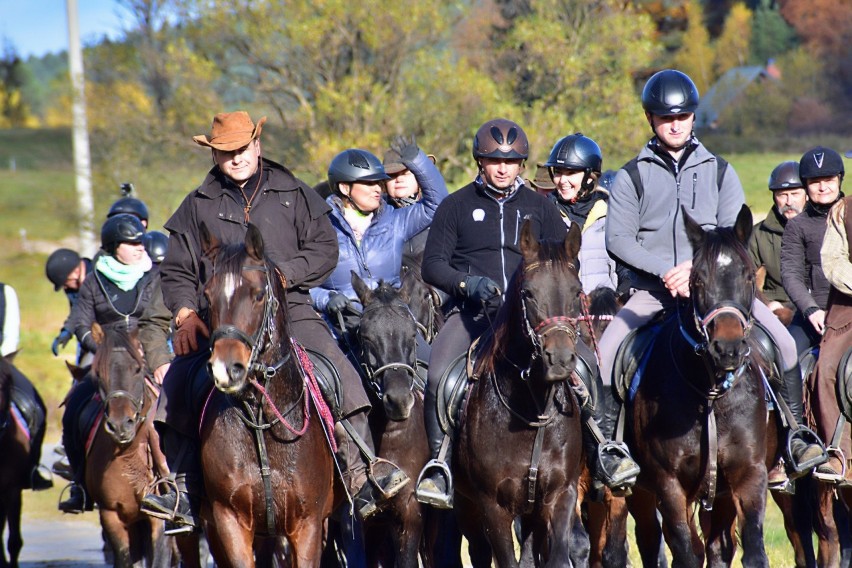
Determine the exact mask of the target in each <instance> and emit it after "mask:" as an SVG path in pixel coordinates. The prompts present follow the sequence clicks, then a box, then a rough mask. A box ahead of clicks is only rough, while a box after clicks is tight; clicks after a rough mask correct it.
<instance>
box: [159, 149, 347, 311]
mask: <svg viewBox="0 0 852 568" xmlns="http://www.w3.org/2000/svg"><path fill="white" fill-rule="evenodd" d="M262 164H263V165H262V180H261V185H260V187H259V189H258V193H257V194H256V196H255V197H254V200H253V201H252V208H251V211H250V213H249V216H250V218H249V221H250V222H251V223H253V224H254V225H256V226H257V227H258V228H259V229H260V232H261V234H262V235H263V242H264V249H265V252H266V254H267V256H269V258H270V259H271V260H272V262H274V263H275V265H276V266H277V267H278V269H279V270H280V271H281V274H282V275H283V276H284V277H285V278H286V281H287V303H288V306H289V307H290V308H291V317H294V319H298V313H299V312H302V311H303V310H304V308H302V309H297V310H295V313H293V310H292V308H294V307H299V306H305V307H307V306H309V305H310V301H311V298H310V295H309V294H308V289H309V288H311V287H314V286H318V285H319V284H321V283H322V282H323V281H324V280H325V279H326V278H327V277H328V275H329V274H330V273H331V271H332V270H334V267H335V266H336V264H337V255H338V250H337V235H336V234H335V232H334V229H333V228H332V226H331V223H330V222H329V219H328V213H329V211H330V208H329V206H328V204H326V202H325V201H323V200H322V199H321V198H320V197H319V195H317V193H316V192H314V191H313V190H312V189H311V188H310V187H309V186H308V185H307V184H305V183H304V182H303V181H301V180H300V179H298V178H296V177H295V176H294V175H293V174H292V173H291V172H290V171H289V170H288V169H287V168H285V167H284V166H282V165H280V164H277V163H275V162H272V161H270V160H266V159H264V160H263V162H262ZM255 184H256V178H252V179H250V180H249V181H248V183H247V184H246V187H245V188H244V191H245V192H246V195H248V196H249V197H250V196H251V195H252V192H253V191H254V187H255ZM244 204H245V199H244V198H243V196H242V194H241V193H240V190H239V188H238V187H237V186H236V185H235V184H234V183H233V182H231V181H230V180H229V179H228V178H227V177H226V176H224V175H223V174H222V173H221V171H220V170H219V168H218V167H214V168H213V169H211V170H210V172H209V173H208V174H207V177H206V178H205V179H204V181H203V182H202V183H201V185H200V186H199V187H198V188H197V189H195V190H194V191H192V192H191V193H190V194H189V195H187V196H186V198H185V199H184V200H183V203H181V205H180V207H178V209H177V211H175V213H174V215H172V217H171V218H170V219H169V220H168V221H167V222H166V224H165V228H166V229H168V231H169V232H170V233H171V238H170V239H169V250H168V253H167V254H166V258H165V260H163V263H162V265H161V268H160V272H161V278H162V287H163V297H164V299H165V303H166V306H167V307H168V308H169V310H171V312H172V313H173V314H176V313H177V312H178V310H180V308H182V307H187V308H190V309H193V310H195V311H196V312H198V313H199V315H201V317H202V318H205V319H206V312H207V304H206V301H205V299H204V295H203V293H202V292H203V287H204V284H205V283H206V282H207V281H208V280H209V278H210V276H211V274H212V265H211V263H210V261H209V260H208V259H206V258H204V256H203V254H202V248H201V242H200V233H201V231H200V226H201V224H202V223H205V224H206V225H207V228H208V229H209V230H210V232H211V233H212V234H213V235H214V236H215V237H216V238H217V239H219V241H220V242H222V243H233V242H242V241H243V239H244V238H245V234H246V230H247V227H248V225H247V223H246V214H245V211H244ZM311 311H312V310H311Z"/></svg>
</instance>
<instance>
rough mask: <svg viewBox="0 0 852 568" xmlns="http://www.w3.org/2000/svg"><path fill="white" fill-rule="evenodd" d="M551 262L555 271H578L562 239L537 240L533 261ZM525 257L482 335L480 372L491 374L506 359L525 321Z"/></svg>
mask: <svg viewBox="0 0 852 568" xmlns="http://www.w3.org/2000/svg"><path fill="white" fill-rule="evenodd" d="M535 262H539V263H542V264H544V263H550V264H551V266H552V267H553V271H554V272H560V273H561V272H567V271H574V273H575V274H576V273H577V261H576V259H574V258H571V257H569V256H568V254H567V253H566V251H565V244H564V242H563V241H562V240H558V241H555V240H545V241H542V242H540V243H539V248H538V256H537V258H535V259H533V260H532V263H535ZM527 266H528V264H527V262H526V259H523V260H521V262H520V264H518V267H517V268H516V269H515V272H514V273H513V274H512V278H511V279H510V280H509V286H508V289H507V290H506V300H505V302H504V303H503V306H502V307H501V308H500V311H499V312H498V313H497V317H496V318H495V320H494V324H493V326H492V328H491V331H490V333H487V335H485V336H483V341H484V343H483V345H482V348H481V350H480V354H479V356H478V364H477V367H478V368H479V371H480V372H482V373H493V372H494V367H495V363H496V361H497V360H498V359H499V358H505V356H506V353H507V351H508V350H509V349H511V348H512V334H513V333H515V332H517V331H518V330H520V329H523V326H525V325H526V324H525V323H524V322H523V321H522V320H523V312H522V310H521V286H522V284H523V282H524V274H525V273H526V269H527Z"/></svg>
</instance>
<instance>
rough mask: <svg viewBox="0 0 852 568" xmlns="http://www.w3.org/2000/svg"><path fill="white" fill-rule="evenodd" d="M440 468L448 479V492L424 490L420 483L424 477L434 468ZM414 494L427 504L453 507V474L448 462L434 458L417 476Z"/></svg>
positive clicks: (446, 507)
mask: <svg viewBox="0 0 852 568" xmlns="http://www.w3.org/2000/svg"><path fill="white" fill-rule="evenodd" d="M436 469H437V470H438V471H439V472H440V473H441V475H443V476H444V477H445V478H446V480H447V492H446V493H445V494H444V493H438V492H435V491H424V490H422V489H421V487H420V485H421V482H422V481H423V479H424V478H425V477H428V476H427V473H428V474H429V475H431V474H432V472H433V471H434V470H436ZM414 495H415V497H417V500H418V501H419V502H421V503H423V504H425V505H432V506H433V507H438V508H441V509H452V508H453V474H452V473H451V472H450V467H449V466H448V465H447V463H446V462H443V461H440V460H437V459H433V460H430V461H429V462H428V463H427V464H426V465H425V466H424V467H423V470H422V471H421V472H420V475H419V476H418V477H417V487H416V488H415V490H414Z"/></svg>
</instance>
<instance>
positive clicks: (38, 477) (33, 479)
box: [28, 423, 53, 491]
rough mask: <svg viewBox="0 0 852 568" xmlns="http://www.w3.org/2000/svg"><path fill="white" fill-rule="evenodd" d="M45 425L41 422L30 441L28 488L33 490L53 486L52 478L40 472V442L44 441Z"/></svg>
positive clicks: (42, 489)
mask: <svg viewBox="0 0 852 568" xmlns="http://www.w3.org/2000/svg"><path fill="white" fill-rule="evenodd" d="M45 426H46V425H45V424H44V423H42V425H41V427H40V428H39V429H38V431H37V432H36V433H35V435H33V437H32V440H31V442H30V478H29V480H28V481H29V486H30V489H32V490H33V491H44V490H45V489H50V488H51V487H53V479H52V478H51V477H45V476H43V475H42V473H41V470H42V466H41V444H42V442H44V432H45ZM44 469H46V468H44Z"/></svg>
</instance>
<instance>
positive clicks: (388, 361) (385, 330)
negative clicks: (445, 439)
mask: <svg viewBox="0 0 852 568" xmlns="http://www.w3.org/2000/svg"><path fill="white" fill-rule="evenodd" d="M352 286H353V287H354V289H355V293H356V294H357V295H358V298H359V300H360V301H361V304H362V305H363V306H364V311H363V313H362V316H361V325H360V326H359V329H358V335H357V336H358V341H357V344H358V347H357V349H358V350H359V353H358V354H357V355H358V359H359V360H360V362H361V368H362V371H363V374H364V375H365V378H366V382H367V387H368V388H367V392H368V393H369V394H370V398H371V400H372V402H373V409H372V411H371V412H370V429H371V430H372V432H373V439H374V442H375V446H376V454H377V455H378V456H379V457H380V458H383V459H387V460H389V461H391V462H393V463H395V464H397V465H398V466H399V467H400V468H401V469H402V470H403V471H404V472H405V473H406V474H407V475H408V476H409V477H410V478H411V479H416V478H417V475H418V474H419V472H420V470H421V469H422V468H423V466H424V465H426V462H427V461H429V457H430V455H429V446H428V444H427V442H426V428H425V425H424V424H425V423H424V419H423V388H422V385H421V386H419V387H418V386H417V385H416V380H417V365H418V364H417V353H416V346H417V322H416V321H415V320H414V316H413V315H412V313H411V310H410V309H409V307H408V304H407V300H408V296H407V293H408V290H407V288H406V287H404V288H403V289H402V290H401V291H400V290H397V289H395V288H394V287H393V286H391V285H390V284H387V283H385V282H380V283H379V285H378V287H377V288H376V289H375V290H370V289H369V287H368V286H367V285H366V284H365V283H364V281H363V280H361V278H360V277H359V276H358V275H357V274H355V273H354V272H353V274H352ZM430 513H431V511H427V510H426V507H425V506H423V505H421V504H420V503H419V502H418V501H417V499H416V498H415V497H414V484H413V483H411V484H409V485H408V486H407V487H405V488H403V489H402V491H400V492H399V493H398V494H397V495H396V496H395V497H394V498H393V499H392V500H391V502H390V503H389V504H388V505H387V506H386V507H385V509H384V511H383V512H382V513H380V514H378V515H375V516H374V517H373V518H371V519H369V520H368V521H367V522H366V523H365V527H364V532H365V535H364V536H365V544H366V551H367V558H368V561H369V564H370V565H371V566H379V565H383V566H397V567H399V568H406V567H410V568H417V566H419V563H418V552H419V551H420V547H421V540H422V536H423V528H424V516H426V515H428V514H430ZM384 552H389V553H390V554H383V553H384ZM426 560H427V562H426V565H427V566H430V565H431V563H430V562H429V559H428V555H427V558H426Z"/></svg>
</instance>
